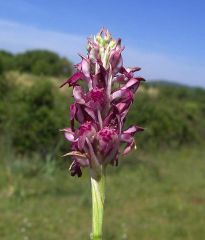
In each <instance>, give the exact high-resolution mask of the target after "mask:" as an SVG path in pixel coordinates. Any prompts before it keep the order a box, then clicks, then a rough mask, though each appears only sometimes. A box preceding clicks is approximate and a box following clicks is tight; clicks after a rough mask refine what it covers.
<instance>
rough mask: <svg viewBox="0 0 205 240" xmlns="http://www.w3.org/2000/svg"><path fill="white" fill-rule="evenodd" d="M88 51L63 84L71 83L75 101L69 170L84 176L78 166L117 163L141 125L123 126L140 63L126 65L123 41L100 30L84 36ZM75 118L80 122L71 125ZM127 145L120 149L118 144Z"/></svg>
mask: <svg viewBox="0 0 205 240" xmlns="http://www.w3.org/2000/svg"><path fill="white" fill-rule="evenodd" d="M87 50H88V54H87V56H81V59H82V60H81V62H80V63H79V64H77V65H75V67H76V72H75V73H74V74H73V75H72V76H71V77H70V78H69V79H67V80H66V81H65V82H64V83H63V84H62V85H61V86H64V85H66V84H68V85H69V86H70V87H72V88H73V97H74V103H73V104H72V105H71V106H70V120H71V128H65V129H63V130H62V131H64V134H65V137H66V139H67V140H68V141H69V142H71V149H72V151H71V152H69V153H67V154H65V155H64V156H68V155H70V156H71V157H72V163H71V166H70V172H71V175H72V176H74V175H77V176H78V177H80V176H81V175H82V167H89V168H91V169H92V170H93V171H94V172H96V174H97V173H98V169H99V168H100V166H101V165H104V166H106V165H108V164H112V165H117V164H118V158H119V155H120V154H122V155H124V154H127V153H128V152H129V151H131V150H132V149H133V148H134V147H135V140H134V135H135V133H137V132H139V131H143V128H141V127H138V126H136V125H133V126H131V127H130V128H128V129H127V130H124V124H125V119H126V116H127V113H128V111H129V108H130V106H131V104H132V103H133V100H134V99H133V97H134V94H135V92H136V91H137V89H138V87H139V85H140V82H141V81H143V80H144V79H143V78H141V77H138V76H135V74H134V73H135V72H136V71H139V70H140V68H139V67H134V68H124V66H123V59H122V55H121V54H122V51H123V50H124V48H122V47H121V40H120V39H118V40H114V39H113V38H112V36H111V35H110V33H109V32H108V30H106V29H104V28H103V29H102V30H101V31H100V32H99V33H98V34H97V36H96V37H94V39H91V38H89V39H88V47H87ZM75 122H78V126H79V127H77V128H75V124H74V123H75ZM122 144H125V147H124V149H123V151H120V146H121V145H122Z"/></svg>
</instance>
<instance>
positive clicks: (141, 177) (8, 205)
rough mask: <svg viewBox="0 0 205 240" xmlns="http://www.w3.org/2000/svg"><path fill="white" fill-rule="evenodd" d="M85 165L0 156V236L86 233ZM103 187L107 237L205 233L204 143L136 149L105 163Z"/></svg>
mask: <svg viewBox="0 0 205 240" xmlns="http://www.w3.org/2000/svg"><path fill="white" fill-rule="evenodd" d="M3 160H4V161H3ZM86 172H87V171H84V174H83V177H82V178H79V179H77V178H72V177H70V176H69V174H68V171H67V169H61V170H60V169H58V168H56V167H55V164H52V162H49V161H48V162H47V164H46V165H45V164H44V165H43V166H42V165H41V164H39V160H38V159H31V160H30V161H29V160H26V159H23V160H22V159H21V160H20V159H16V160H15V161H14V160H13V161H11V159H10V161H8V160H7V161H5V159H1V163H0V239H1V240H22V239H23V240H26V239H27V240H29V239H32V240H59V239H66V240H85V239H89V234H90V229H91V198H90V182H89V177H88V174H86ZM106 190H107V191H106V206H105V224H104V239H105V240H111V239H112V240H123V239H124V240H125V239H129V240H137V239H140V240H175V239H176V240H178V239H180V240H181V239H186V240H191V239H193V240H202V239H205V228H204V226H205V150H202V149H191V148H189V149H188V148H187V149H182V150H179V151H176V150H175V151H168V150H167V151H165V152H159V153H153V154H152V155H151V154H144V153H141V152H140V151H138V152H136V155H130V156H129V157H128V158H127V159H122V160H121V165H120V166H119V167H118V168H114V167H110V168H109V170H108V177H107V187H106Z"/></svg>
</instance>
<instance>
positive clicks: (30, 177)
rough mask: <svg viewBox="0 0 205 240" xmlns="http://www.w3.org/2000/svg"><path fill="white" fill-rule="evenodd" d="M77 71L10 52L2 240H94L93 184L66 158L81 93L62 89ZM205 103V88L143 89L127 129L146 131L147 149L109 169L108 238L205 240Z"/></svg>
mask: <svg viewBox="0 0 205 240" xmlns="http://www.w3.org/2000/svg"><path fill="white" fill-rule="evenodd" d="M71 72H72V66H71V64H70V61H69V60H67V59H64V58H61V57H60V56H58V55H57V54H56V53H53V52H49V51H41V50H33V51H28V52H25V53H21V54H16V55H13V54H11V53H8V52H5V51H0V155H1V159H0V212H1V215H0V239H5V240H10V239H16V240H18V239H51V240H52V239H59V238H63V239H74V240H78V239H86V237H87V236H88V235H89V232H88V229H90V228H89V226H90V222H89V221H88V219H90V214H89V211H90V193H89V192H90V188H89V186H88V181H89V179H88V176H87V175H86V172H85V174H84V175H83V178H82V179H78V180H77V179H73V178H71V177H69V176H68V174H67V172H66V171H65V169H66V168H67V166H68V163H67V159H65V161H64V160H62V158H60V156H61V155H62V154H63V153H65V152H66V151H67V150H68V147H69V146H68V144H67V142H66V141H65V140H64V137H63V135H62V133H59V129H60V128H64V127H66V126H69V116H68V106H69V104H70V103H71V102H72V95H71V91H70V90H69V88H67V87H65V88H63V89H59V86H60V84H61V83H62V81H63V80H64V79H65V75H66V77H68V76H69V75H70V74H71ZM204 103H205V90H204V89H202V88H189V87H187V86H182V85H177V84H170V83H167V82H160V81H155V82H147V83H144V84H143V85H142V86H141V87H140V89H139V91H138V92H137V94H136V99H135V102H134V105H133V106H132V108H131V111H130V113H129V116H128V118H127V126H129V125H131V124H134V123H137V124H138V125H139V126H143V127H145V131H144V132H143V133H140V134H139V135H137V137H136V141H137V145H138V151H136V152H133V153H132V154H131V155H129V156H128V157H126V159H125V158H124V159H121V165H122V166H119V167H118V169H117V171H115V170H116V169H115V168H110V169H109V172H108V188H109V189H108V197H107V198H108V201H107V203H106V205H107V206H106V211H107V212H106V213H105V215H106V216H105V218H106V221H105V224H106V225H105V236H106V238H105V239H107V240H109V239H112V240H114V239H117V240H119V239H124V240H125V239H131V240H132V239H133V240H135V239H138V238H139V239H146V240H147V239H156V240H160V239H162V240H164V239H186V240H187V239H190V240H191V239H200V240H201V239H204V238H205V232H204V224H205V222H204V211H203V210H204V204H205V194H204V192H203V189H204V188H205V185H204V170H205V169H204V166H205V165H204V159H205V153H204V144H205V121H204V118H205V104H204ZM68 161H69V160H68ZM110 175H112V177H110ZM85 179H86V180H85ZM119 209H120V211H119ZM119 219H120V221H119ZM88 225H89V226H88ZM79 226H80V230H79ZM119 229H121V230H120V231H119Z"/></svg>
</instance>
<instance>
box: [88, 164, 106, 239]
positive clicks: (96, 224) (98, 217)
mask: <svg viewBox="0 0 205 240" xmlns="http://www.w3.org/2000/svg"><path fill="white" fill-rule="evenodd" d="M92 175H93V174H92V173H91V189H92V234H91V240H102V225H103V208H104V201H105V168H104V167H103V166H102V168H101V174H100V176H99V177H98V178H96V177H94V176H92Z"/></svg>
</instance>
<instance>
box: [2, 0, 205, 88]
mask: <svg viewBox="0 0 205 240" xmlns="http://www.w3.org/2000/svg"><path fill="white" fill-rule="evenodd" d="M204 13H205V1H203V0H198V1H197V0H195V1H194V0H188V1H184V0H178V1H177V0H172V1H171V0H169V1H168V0H155V1H152V0H144V1H142V0H141V1H134V0H132V1H131V0H127V1H112V0H110V1H107V0H104V1H83V0H78V1H70V0H67V1H65V0H59V1H54V0H50V1H48V0H10V1H8V0H6V1H5V0H1V1H0V48H3V49H7V50H10V51H12V52H19V51H23V50H26V49H32V48H47V49H51V50H54V51H57V52H58V53H59V54H61V55H64V56H67V57H68V58H70V59H71V60H72V61H73V62H76V61H78V60H79V59H78V57H77V55H76V53H77V52H84V48H85V43H86V37H87V36H90V35H91V34H95V33H96V32H97V31H98V30H99V29H100V28H101V27H102V26H105V27H107V28H108V29H109V30H110V32H111V33H112V34H113V36H114V37H116V38H117V37H121V38H122V39H123V43H124V45H125V46H126V49H125V51H124V57H125V64H127V65H129V66H131V65H138V66H141V67H142V69H143V71H142V75H144V76H145V77H146V78H148V79H166V80H172V81H177V82H181V83H186V84H189V85H196V86H204V87H205V14H204Z"/></svg>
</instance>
